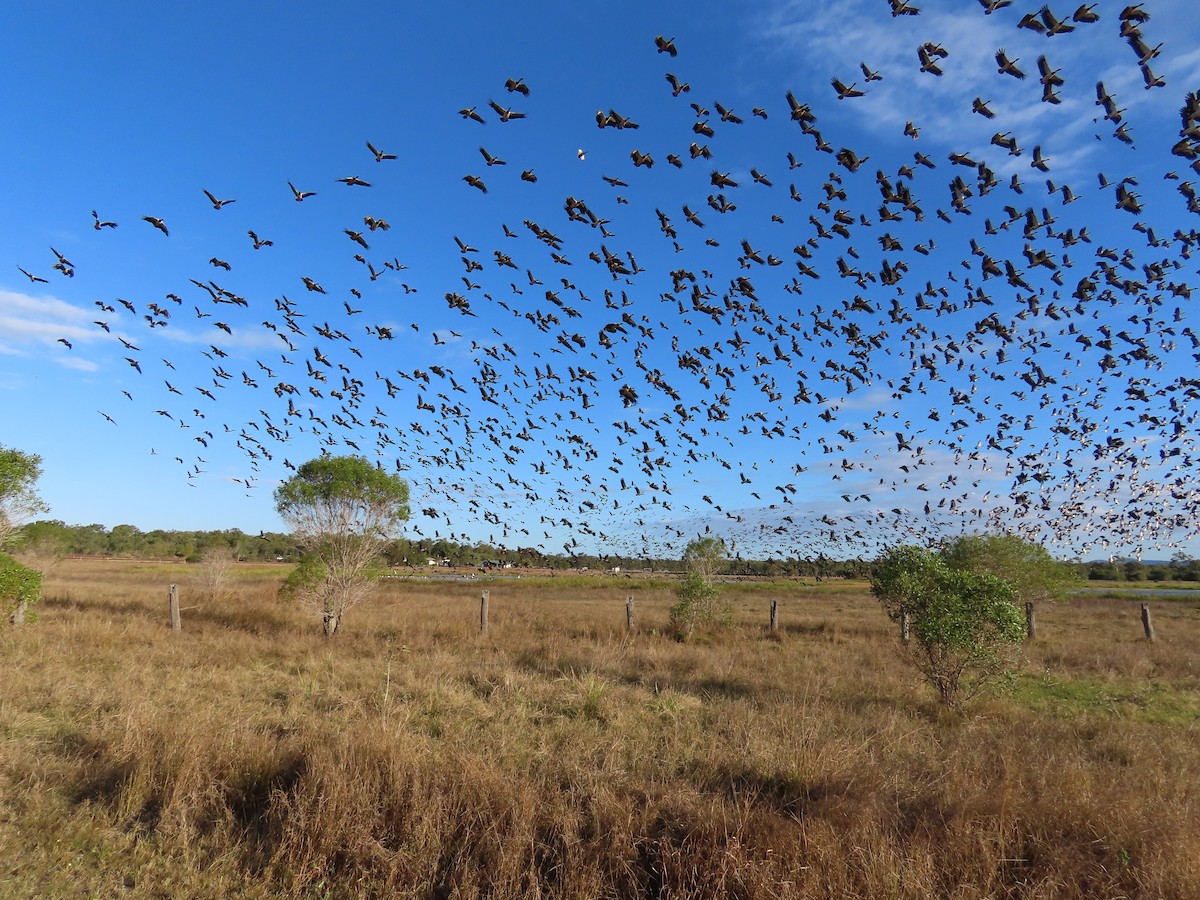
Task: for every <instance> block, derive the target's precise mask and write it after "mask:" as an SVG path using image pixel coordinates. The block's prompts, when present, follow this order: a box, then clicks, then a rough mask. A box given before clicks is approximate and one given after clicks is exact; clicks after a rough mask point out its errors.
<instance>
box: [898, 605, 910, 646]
mask: <svg viewBox="0 0 1200 900" xmlns="http://www.w3.org/2000/svg"><path fill="white" fill-rule="evenodd" d="M908 624H909V620H908V610H907V609H901V610H900V640H901V641H903V642H904V643H905V644H907V643H908Z"/></svg>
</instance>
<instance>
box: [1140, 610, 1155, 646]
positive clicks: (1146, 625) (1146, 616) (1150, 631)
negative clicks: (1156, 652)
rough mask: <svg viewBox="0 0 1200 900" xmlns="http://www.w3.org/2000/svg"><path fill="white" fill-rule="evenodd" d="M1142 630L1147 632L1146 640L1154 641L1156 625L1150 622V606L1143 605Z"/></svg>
mask: <svg viewBox="0 0 1200 900" xmlns="http://www.w3.org/2000/svg"><path fill="white" fill-rule="evenodd" d="M1142 628H1143V629H1145V631H1146V640H1148V641H1152V640H1154V623H1153V622H1151V621H1150V604H1149V603H1143V604H1142Z"/></svg>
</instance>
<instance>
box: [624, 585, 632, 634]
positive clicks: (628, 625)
mask: <svg viewBox="0 0 1200 900" xmlns="http://www.w3.org/2000/svg"><path fill="white" fill-rule="evenodd" d="M625 630H626V631H627V632H629V633H630V634H633V595H632V594H630V595H629V596H628V597H626V598H625Z"/></svg>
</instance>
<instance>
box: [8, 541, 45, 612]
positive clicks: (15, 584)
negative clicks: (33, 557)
mask: <svg viewBox="0 0 1200 900" xmlns="http://www.w3.org/2000/svg"><path fill="white" fill-rule="evenodd" d="M41 596H42V573H41V572H39V571H37V570H36V569H31V568H29V567H28V566H23V565H21V564H20V563H19V562H17V561H16V560H15V559H13V558H12V557H11V556H9V555H7V554H5V553H0V613H2V614H3V615H4V617H5V619H6V620H8V621H9V622H10V623H12V624H20V623H21V622H22V621H24V619H25V616H26V614H27V610H28V609H29V607H31V606H32V605H33V604H34V603H36V602H37V601H38V600H39V599H40V598H41Z"/></svg>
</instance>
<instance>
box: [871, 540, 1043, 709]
mask: <svg viewBox="0 0 1200 900" xmlns="http://www.w3.org/2000/svg"><path fill="white" fill-rule="evenodd" d="M871 593H873V594H874V595H875V596H876V597H877V598H878V599H879V601H880V603H882V604H883V608H884V610H885V611H886V612H887V614H888V616H889V617H890V618H891V619H892V620H893V621H899V620H900V619H901V618H902V617H903V616H906V615H907V616H908V617H909V620H910V623H911V630H912V640H911V641H910V642H909V643H908V644H907V645H905V651H906V655H907V657H908V659H909V661H910V662H911V663H912V664H913V665H914V666H915V667H916V669H917V670H918V671H920V672H921V674H922V675H924V676H925V679H926V681H928V682H929V683H930V685H932V686H933V688H934V689H935V690H936V691H937V692H938V698H939V699H940V700H941V702H942V703H943V704H944V705H945V706H955V705H957V704H958V703H959V701H961V700H967V699H970V698H971V697H973V696H975V695H976V694H978V693H979V692H980V691H981V690H983V689H984V688H985V687H987V686H988V685H989V684H991V683H994V682H996V681H999V680H1002V679H1004V678H1007V677H1009V676H1010V675H1011V673H1012V670H1013V665H1014V657H1015V656H1016V651H1017V648H1018V647H1019V646H1020V643H1021V639H1022V637H1023V636H1024V633H1025V629H1024V619H1023V617H1022V613H1021V610H1020V609H1019V608H1018V606H1017V604H1016V598H1017V591H1016V589H1015V588H1014V587H1013V586H1012V584H1011V583H1010V582H1008V581H1005V580H1003V579H1001V578H997V577H996V576H994V575H987V574H978V573H975V572H966V571H962V570H957V569H952V568H950V567H949V566H948V565H947V564H946V561H945V560H944V559H942V558H941V557H940V556H939V555H937V554H935V553H930V552H929V551H927V550H923V549H921V548H920V547H912V546H908V547H895V548H892V549H891V550H889V551H888V552H887V553H885V554H884V555H883V557H881V558H880V560H879V561H878V562H877V563H876V565H875V571H874V573H873V574H872V576H871Z"/></svg>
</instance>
